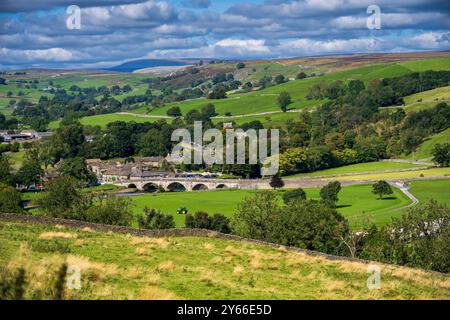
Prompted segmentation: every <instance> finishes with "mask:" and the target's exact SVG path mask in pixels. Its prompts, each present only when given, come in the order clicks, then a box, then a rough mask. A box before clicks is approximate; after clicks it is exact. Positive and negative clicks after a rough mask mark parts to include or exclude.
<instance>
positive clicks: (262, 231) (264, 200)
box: [231, 191, 280, 241]
mask: <svg viewBox="0 0 450 320" xmlns="http://www.w3.org/2000/svg"><path fill="white" fill-rule="evenodd" d="M279 212H280V206H279V204H278V201H277V195H276V193H275V192H271V191H262V192H260V193H258V194H257V195H254V196H252V197H247V198H245V199H244V200H243V201H242V202H241V203H239V204H238V208H237V211H236V214H235V215H234V216H233V217H232V218H231V228H232V230H233V233H235V234H237V235H238V236H241V237H245V238H251V239H256V240H265V241H268V239H270V237H271V235H272V232H273V229H274V225H275V224H276V220H277V219H276V217H277V215H278V214H279Z"/></svg>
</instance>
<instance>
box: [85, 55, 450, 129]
mask: <svg viewBox="0 0 450 320" xmlns="http://www.w3.org/2000/svg"><path fill="white" fill-rule="evenodd" d="M429 69H432V70H450V58H435V59H427V60H413V61H407V62H400V63H388V64H376V65H370V66H362V67H357V68H352V69H347V70H344V71H338V72H332V73H330V74H326V75H323V76H315V77H310V78H306V79H302V80H294V81H288V82H286V83H283V84H280V85H276V86H272V87H268V88H266V89H263V90H258V91H253V92H250V93H244V94H230V95H229V96H228V98H226V99H218V100H216V99H205V98H199V99H193V100H187V101H181V102H173V103H168V104H166V105H164V106H163V107H159V108H156V109H154V110H152V111H151V112H149V109H148V108H147V107H143V108H138V109H135V110H132V111H130V112H133V113H136V114H149V115H166V112H167V110H168V109H169V108H171V107H174V106H178V107H180V110H181V112H182V114H183V115H184V114H186V113H187V112H188V111H189V110H191V109H201V108H202V107H203V106H205V105H206V104H208V103H213V104H214V106H215V109H216V112H217V114H218V115H219V116H222V118H220V119H217V120H216V121H217V122H219V121H236V122H237V123H242V122H249V121H253V120H259V121H261V122H262V123H267V124H271V123H272V124H280V123H284V122H285V121H286V120H287V119H292V118H296V117H297V114H296V113H295V112H289V113H282V112H280V110H279V106H278V103H277V97H278V94H279V93H280V92H283V91H286V92H288V93H289V94H290V95H291V97H292V103H291V104H290V105H289V109H290V110H305V109H309V108H313V107H315V106H318V105H320V104H321V103H323V102H325V100H308V99H306V95H307V93H308V90H309V88H310V87H311V86H313V85H314V84H317V83H319V82H321V81H324V82H325V83H329V82H332V81H335V80H342V81H347V80H350V79H359V80H362V81H364V82H366V83H367V82H368V81H370V80H373V79H379V78H385V77H394V76H401V75H405V74H408V73H411V72H415V71H425V70H429ZM226 113H231V117H227V118H224V117H223V116H224V115H225V114H226ZM255 114H257V115H255ZM100 117H102V116H100ZM103 117H108V115H103ZM89 122H90V121H89ZM100 122H104V121H102V120H100Z"/></svg>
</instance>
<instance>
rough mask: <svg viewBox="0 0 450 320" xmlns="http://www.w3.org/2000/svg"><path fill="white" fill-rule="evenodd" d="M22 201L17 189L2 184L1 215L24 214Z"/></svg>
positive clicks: (0, 187) (0, 189) (0, 197)
mask: <svg viewBox="0 0 450 320" xmlns="http://www.w3.org/2000/svg"><path fill="white" fill-rule="evenodd" d="M21 201H22V199H21V195H20V192H18V191H17V190H16V188H14V187H11V186H8V185H6V184H2V183H0V213H2V212H3V213H15V212H19V213H20V212H22V211H23V209H22V206H21Z"/></svg>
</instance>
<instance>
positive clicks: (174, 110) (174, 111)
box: [167, 107, 181, 117]
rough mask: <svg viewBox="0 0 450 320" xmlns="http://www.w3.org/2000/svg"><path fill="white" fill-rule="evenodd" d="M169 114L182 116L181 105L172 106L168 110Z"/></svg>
mask: <svg viewBox="0 0 450 320" xmlns="http://www.w3.org/2000/svg"><path fill="white" fill-rule="evenodd" d="M167 115H168V116H170V117H181V110H180V107H172V108H169V109H168V110H167Z"/></svg>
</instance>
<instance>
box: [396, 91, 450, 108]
mask: <svg viewBox="0 0 450 320" xmlns="http://www.w3.org/2000/svg"><path fill="white" fill-rule="evenodd" d="M404 100H405V106H404V109H405V111H407V112H411V111H419V110H424V109H428V108H432V107H434V106H435V105H436V104H438V103H439V102H441V101H446V102H448V101H449V100H450V86H447V87H442V88H436V89H433V90H427V91H423V92H419V93H416V94H412V95H410V96H407V97H405V98H404Z"/></svg>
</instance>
